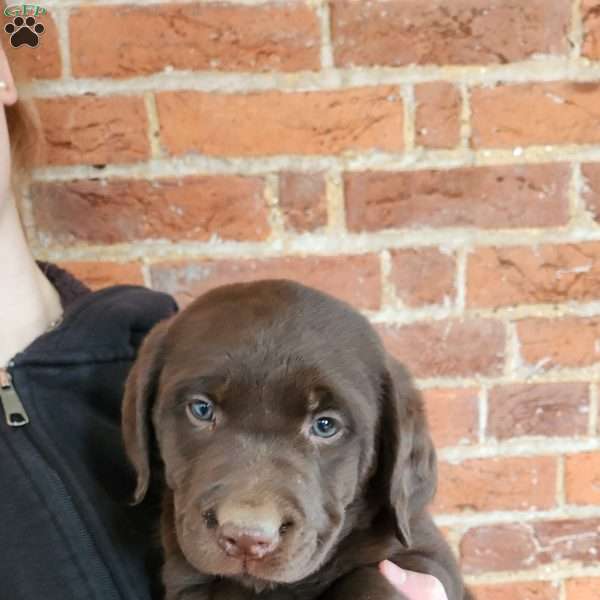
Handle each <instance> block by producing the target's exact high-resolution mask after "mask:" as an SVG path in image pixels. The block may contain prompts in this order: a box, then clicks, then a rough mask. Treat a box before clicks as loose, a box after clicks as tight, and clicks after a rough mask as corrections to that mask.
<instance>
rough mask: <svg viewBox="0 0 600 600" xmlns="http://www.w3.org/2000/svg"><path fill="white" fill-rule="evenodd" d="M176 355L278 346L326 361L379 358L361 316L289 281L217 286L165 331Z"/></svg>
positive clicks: (377, 344)
mask: <svg viewBox="0 0 600 600" xmlns="http://www.w3.org/2000/svg"><path fill="white" fill-rule="evenodd" d="M168 338H169V344H168V346H169V347H170V350H171V351H172V352H174V353H175V354H180V355H181V354H186V353H187V354H197V355H198V354H206V353H210V352H231V351H233V350H235V349H237V348H239V347H240V346H242V345H245V346H247V347H249V348H252V347H253V346H254V347H255V348H256V349H257V350H260V349H261V348H263V347H265V346H271V347H275V348H278V349H279V350H280V352H281V354H282V355H287V354H296V355H311V356H313V357H314V358H315V359H317V360H319V359H322V360H325V359H326V358H328V357H329V355H330V354H331V353H332V352H335V353H336V354H337V355H338V356H341V354H347V355H348V358H353V359H355V360H356V359H363V358H364V359H365V360H367V361H368V360H369V358H373V360H376V359H380V358H381V347H380V342H379V339H378V337H377V334H376V333H375V332H374V330H373V329H372V327H371V326H370V325H369V323H368V321H367V320H366V318H365V317H363V316H362V315H361V314H360V313H358V312H357V311H356V310H354V309H353V308H352V307H350V306H349V305H348V304H346V303H344V302H341V301H339V300H337V299H336V298H333V297H332V296H329V295H327V294H324V293H322V292H319V291H317V290H314V289H312V288H308V287H306V286H303V285H301V284H298V283H296V282H291V281H287V280H264V281H258V282H252V283H245V284H233V285H228V286H222V287H220V288H216V289H215V290H212V291H211V292H209V293H207V294H205V295H204V296H201V297H200V298H198V299H197V300H196V301H195V302H193V303H192V304H191V305H190V306H188V307H187V308H186V309H185V310H184V311H183V312H182V313H181V314H180V315H179V316H178V317H177V319H176V320H175V322H174V324H173V325H172V326H171V328H170V333H169V336H168Z"/></svg>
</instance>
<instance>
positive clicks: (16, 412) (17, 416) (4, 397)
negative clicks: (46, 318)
mask: <svg viewBox="0 0 600 600" xmlns="http://www.w3.org/2000/svg"><path fill="white" fill-rule="evenodd" d="M62 321H63V315H61V316H60V317H58V319H56V320H54V321H53V322H52V323H50V326H49V327H48V329H47V330H46V331H45V333H48V332H49V331H53V330H54V329H56V328H57V327H58V326H59V325H60V324H61V323H62ZM14 366H15V361H14V359H11V360H10V361H8V365H7V366H6V367H0V402H1V403H2V408H3V409H4V418H5V419H6V424H7V425H8V426H9V427H23V425H27V423H29V415H28V414H27V411H26V410H25V407H24V406H23V403H22V402H21V398H19V394H17V390H15V388H14V386H13V383H12V376H11V374H10V372H9V371H8V367H14Z"/></svg>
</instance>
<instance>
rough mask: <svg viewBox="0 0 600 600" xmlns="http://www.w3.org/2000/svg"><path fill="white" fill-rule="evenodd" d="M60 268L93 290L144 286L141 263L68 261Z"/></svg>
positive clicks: (62, 263) (61, 264)
mask: <svg viewBox="0 0 600 600" xmlns="http://www.w3.org/2000/svg"><path fill="white" fill-rule="evenodd" d="M60 266H61V267H62V268H63V269H66V270H67V271H69V273H71V274H73V275H74V276H75V277H76V278H77V279H79V280H80V281H83V283H85V284H86V285H87V286H89V287H90V288H91V289H93V290H99V289H101V288H105V287H108V286H111V285H122V284H130V285H144V276H143V275H142V265H141V264H140V263H115V262H97V261H94V262H83V261H68V262H61V263H60Z"/></svg>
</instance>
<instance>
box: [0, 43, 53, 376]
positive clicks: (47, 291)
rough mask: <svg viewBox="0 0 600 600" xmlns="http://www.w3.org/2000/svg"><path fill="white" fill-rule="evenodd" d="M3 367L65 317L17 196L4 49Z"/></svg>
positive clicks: (11, 86)
mask: <svg viewBox="0 0 600 600" xmlns="http://www.w3.org/2000/svg"><path fill="white" fill-rule="evenodd" d="M0 82H4V84H5V85H2V84H1V83H0V290H2V292H1V293H0V315H2V321H1V323H0V327H1V331H2V334H1V335H0V368H1V367H4V366H6V364H7V363H8V362H9V361H10V359H11V358H12V357H13V356H14V355H15V354H17V353H18V352H20V351H21V350H24V349H25V348H26V347H27V346H28V345H29V343H30V342H32V341H33V340H34V339H35V338H37V337H38V336H39V335H41V334H42V333H44V331H46V329H47V328H48V326H49V325H50V324H51V323H52V322H53V321H54V320H56V319H57V318H58V317H59V316H60V314H61V312H62V309H61V304H60V298H59V295H58V292H57V291H56V290H55V289H54V287H53V286H52V285H51V284H50V282H49V281H48V279H47V278H46V277H45V276H44V274H43V273H42V272H41V271H40V269H39V268H38V266H37V264H36V262H35V259H34V257H33V254H32V253H31V250H30V248H29V245H28V243H27V239H26V237H25V234H24V231H23V228H22V226H21V221H20V219H19V214H18V212H17V206H16V202H15V198H14V195H13V192H12V190H11V185H10V178H11V168H12V166H11V156H10V140H9V136H8V126H7V121H6V107H7V106H10V105H12V104H14V103H15V102H16V101H17V99H18V94H17V89H16V87H15V82H14V79H13V76H12V73H11V70H10V67H9V64H8V60H7V57H6V53H5V52H4V50H2V49H1V46H0Z"/></svg>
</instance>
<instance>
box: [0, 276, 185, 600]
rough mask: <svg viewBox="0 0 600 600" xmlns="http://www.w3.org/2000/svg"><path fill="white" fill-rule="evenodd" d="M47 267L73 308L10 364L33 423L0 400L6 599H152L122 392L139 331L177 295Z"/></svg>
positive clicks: (2, 597)
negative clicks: (87, 280) (10, 418)
mask: <svg viewBox="0 0 600 600" xmlns="http://www.w3.org/2000/svg"><path fill="white" fill-rule="evenodd" d="M44 268H45V270H46V274H47V276H48V277H49V279H50V280H51V281H52V282H53V283H54V285H55V286H56V288H57V289H58V291H59V293H61V300H62V302H63V305H64V307H65V312H64V317H63V320H62V322H61V323H60V324H59V325H58V326H57V327H56V328H55V329H53V330H52V331H49V332H48V333H46V334H44V335H42V336H40V337H39V338H37V339H36V340H35V341H34V342H33V343H32V344H31V345H30V346H29V347H28V348H27V349H26V350H25V351H23V352H21V353H19V354H17V355H16V356H15V357H14V358H13V360H12V361H11V362H10V363H9V367H8V372H9V374H10V376H11V379H12V385H13V387H14V391H15V392H16V394H17V395H18V398H19V399H20V400H21V402H22V404H23V407H24V409H25V412H26V414H27V417H28V418H29V423H27V424H26V425H23V426H20V427H10V426H9V425H8V424H6V422H5V415H4V414H3V413H2V410H0V418H1V422H0V600H87V599H97V600H117V599H118V600H148V599H149V598H150V597H151V592H150V579H149V577H148V569H149V565H148V564H145V563H147V559H148V548H149V547H150V545H151V544H150V542H149V538H148V535H149V528H148V526H149V525H150V523H151V522H152V518H151V517H148V516H147V515H145V514H144V513H143V510H144V509H141V510H140V509H139V508H131V507H129V506H128V501H129V500H130V499H131V493H132V490H133V488H134V485H133V473H132V471H131V469H130V467H129V466H128V463H127V460H126V458H125V454H124V451H123V446H122V441H121V431H120V408H121V396H122V393H123V387H124V382H125V378H126V376H127V373H128V371H129V369H130V367H131V364H132V361H133V360H134V358H135V355H136V352H137V349H138V348H139V345H140V342H141V341H142V339H143V338H144V336H145V335H146V334H147V333H148V331H149V330H150V329H151V328H152V326H153V325H155V324H156V323H157V322H158V321H160V320H162V319H165V318H167V317H169V316H171V315H172V314H174V312H176V310H177V309H176V305H175V302H174V301H173V299H172V298H171V297H170V296H167V295H165V294H161V293H158V292H153V291H151V290H148V289H145V288H142V287H137V286H116V287H111V288H107V289H104V290H101V291H98V292H93V293H92V292H90V291H89V290H87V289H86V288H85V287H84V286H82V285H81V284H79V283H78V282H77V281H76V280H74V279H73V278H71V277H70V276H68V274H66V273H65V272H64V271H61V270H60V269H57V268H56V267H49V266H47V265H45V266H44ZM7 391H12V390H7V389H6V388H5V389H4V390H0V392H1V393H2V395H3V398H4V397H5V396H6V393H7ZM12 398H13V400H12V401H13V402H14V395H13V396H12ZM0 408H1V407H0ZM150 568H152V569H154V570H155V567H150Z"/></svg>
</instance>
